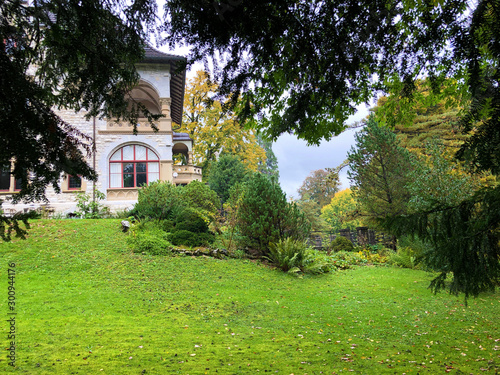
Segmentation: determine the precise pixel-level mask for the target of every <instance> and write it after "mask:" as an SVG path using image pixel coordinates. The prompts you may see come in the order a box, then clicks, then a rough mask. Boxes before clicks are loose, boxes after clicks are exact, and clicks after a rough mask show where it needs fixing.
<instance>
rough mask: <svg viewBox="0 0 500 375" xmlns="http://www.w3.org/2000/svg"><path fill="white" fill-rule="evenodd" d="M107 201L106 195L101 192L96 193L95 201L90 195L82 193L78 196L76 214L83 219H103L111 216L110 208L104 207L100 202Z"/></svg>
mask: <svg viewBox="0 0 500 375" xmlns="http://www.w3.org/2000/svg"><path fill="white" fill-rule="evenodd" d="M104 199H106V196H105V195H104V193H102V192H100V191H99V190H96V191H95V201H94V200H93V199H92V196H91V195H90V194H87V193H84V192H80V193H78V194H77V195H76V207H77V211H76V212H75V213H76V214H77V215H78V216H80V217H81V218H82V219H102V218H104V217H108V216H110V212H109V208H108V207H106V206H104V205H103V204H102V203H99V201H102V200H104Z"/></svg>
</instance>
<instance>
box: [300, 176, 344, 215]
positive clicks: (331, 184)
mask: <svg viewBox="0 0 500 375" xmlns="http://www.w3.org/2000/svg"><path fill="white" fill-rule="evenodd" d="M328 177H329V173H328V172H327V171H326V170H325V169H318V170H315V171H312V172H311V173H310V174H309V176H307V177H306V179H305V180H304V182H303V183H302V185H301V186H300V188H299V190H298V193H299V196H300V200H302V201H307V200H312V201H314V202H316V203H317V204H318V206H319V208H320V209H321V207H323V206H325V205H327V204H328V203H329V202H330V200H331V199H332V198H333V196H334V195H335V193H336V192H337V191H338V190H339V181H338V180H331V179H329V178H328Z"/></svg>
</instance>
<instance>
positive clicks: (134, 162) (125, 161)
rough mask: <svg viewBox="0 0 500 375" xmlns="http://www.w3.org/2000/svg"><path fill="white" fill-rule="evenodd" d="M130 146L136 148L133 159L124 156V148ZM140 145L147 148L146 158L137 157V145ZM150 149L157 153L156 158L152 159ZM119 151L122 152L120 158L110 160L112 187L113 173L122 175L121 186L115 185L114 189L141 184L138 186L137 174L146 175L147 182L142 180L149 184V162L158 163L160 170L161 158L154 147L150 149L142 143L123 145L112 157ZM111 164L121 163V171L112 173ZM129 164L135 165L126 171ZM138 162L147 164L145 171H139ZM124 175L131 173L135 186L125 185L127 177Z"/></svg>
mask: <svg viewBox="0 0 500 375" xmlns="http://www.w3.org/2000/svg"><path fill="white" fill-rule="evenodd" d="M129 146H132V147H133V148H134V150H133V153H134V156H133V159H124V158H123V149H124V148H125V147H129ZM137 146H139V147H144V148H145V149H146V159H139V160H138V159H136V147H137ZM149 151H150V152H152V153H153V155H155V157H156V158H155V159H150V158H149ZM117 152H120V160H111V159H110V160H109V166H110V168H109V181H110V184H109V185H110V187H111V180H112V175H118V174H119V175H120V182H121V183H120V186H119V187H118V186H113V187H111V188H112V189H113V188H114V189H136V188H138V187H140V186H137V185H138V184H137V176H138V175H141V176H145V182H141V184H142V183H144V184H148V183H149V173H150V172H149V163H158V170H159V167H160V166H159V164H160V158H159V156H158V154H157V153H156V152H154V151H153V150H152V149H150V148H149V147H147V146H145V145H140V144H133V145H124V146H122V147H120V148H119V149H118V150H116V151H115V152H114V153H113V154H112V155H111V157H113V156H114V155H115V154H116V153H117ZM111 164H120V172H119V173H112V172H111ZM127 164H132V166H133V170H132V171H130V172H126V173H125V171H124V169H125V165H127ZM138 164H145V170H144V171H139V172H138V171H137V166H138ZM124 175H131V176H132V177H133V180H132V181H133V186H124V185H125V178H124Z"/></svg>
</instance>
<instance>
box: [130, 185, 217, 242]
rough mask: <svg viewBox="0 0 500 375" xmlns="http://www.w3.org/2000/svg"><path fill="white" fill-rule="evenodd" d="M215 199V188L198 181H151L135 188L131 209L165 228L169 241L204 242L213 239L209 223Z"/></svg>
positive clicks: (214, 213)
mask: <svg viewBox="0 0 500 375" xmlns="http://www.w3.org/2000/svg"><path fill="white" fill-rule="evenodd" d="M218 202H219V199H218V198H217V195H216V194H215V192H213V191H212V190H210V188H209V187H208V186H206V185H205V184H203V183H201V182H199V181H193V182H191V183H189V184H188V185H187V186H175V185H173V184H171V183H169V182H153V183H151V184H149V185H147V186H145V187H143V188H141V189H139V200H138V202H137V203H136V205H135V206H134V209H133V210H132V213H133V214H134V215H135V216H137V217H139V218H144V219H146V220H145V222H148V221H152V222H153V223H154V225H155V226H157V227H158V229H159V230H161V231H162V235H164V234H166V233H167V232H169V235H168V240H169V241H170V242H171V243H172V244H173V245H176V246H178V245H185V246H189V247H192V246H208V245H209V244H210V243H212V242H214V235H213V234H211V233H209V224H210V223H211V222H213V221H215V220H216V219H217V206H218V205H219V203H218ZM143 225H144V224H143Z"/></svg>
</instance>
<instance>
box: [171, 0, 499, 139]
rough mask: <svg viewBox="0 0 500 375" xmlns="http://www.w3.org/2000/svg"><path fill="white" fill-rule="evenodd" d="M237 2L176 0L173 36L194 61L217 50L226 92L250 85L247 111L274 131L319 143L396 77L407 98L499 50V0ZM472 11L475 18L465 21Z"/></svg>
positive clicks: (216, 62)
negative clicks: (423, 81) (425, 81)
mask: <svg viewBox="0 0 500 375" xmlns="http://www.w3.org/2000/svg"><path fill="white" fill-rule="evenodd" d="M483 3H484V5H483ZM231 4H232V5H231V6H226V7H224V8H223V9H221V7H217V6H214V7H209V6H204V2H203V1H202V0H197V1H194V2H184V1H179V0H170V1H167V5H166V10H167V17H168V19H169V21H170V22H169V24H168V25H167V30H168V31H169V34H170V35H169V38H168V39H169V40H170V41H171V42H172V43H174V42H180V41H182V42H183V43H187V44H189V45H191V46H193V49H192V52H191V56H190V58H191V59H192V60H203V61H206V59H207V58H208V57H210V58H211V59H212V60H213V65H214V66H216V67H218V69H215V72H214V76H215V78H216V79H217V80H218V81H220V82H221V90H222V92H224V93H229V92H231V93H240V92H242V93H243V94H244V98H245V99H246V100H248V103H249V104H248V107H247V112H248V113H249V114H251V113H254V112H259V111H262V112H263V115H264V116H265V117H266V119H267V120H268V123H264V126H265V127H266V129H265V131H266V133H268V134H269V135H271V136H272V137H277V136H279V134H281V133H283V132H287V131H288V132H293V133H294V134H297V135H298V136H299V137H302V138H304V139H307V140H308V141H310V142H311V143H317V142H319V140H320V139H321V138H323V137H326V138H330V137H331V136H332V135H336V134H339V133H340V132H341V131H342V130H343V129H344V128H345V121H346V120H347V118H348V117H349V115H351V114H353V113H354V112H355V106H356V104H359V103H362V102H368V101H369V99H371V95H372V93H373V92H375V91H376V90H379V89H381V88H382V89H384V88H385V89H386V90H384V91H388V90H387V88H390V87H394V81H397V82H402V84H405V85H404V86H403V88H405V89H406V90H403V93H402V95H404V94H406V96H404V97H408V96H409V92H411V90H409V89H408V88H412V87H413V86H412V84H413V80H414V78H415V77H418V76H421V75H426V76H430V77H433V78H434V82H436V81H437V82H438V83H436V84H435V85H434V86H438V84H439V82H440V81H439V80H438V79H439V78H441V77H446V76H447V75H452V74H454V75H455V76H457V81H458V78H463V73H464V68H465V66H466V65H467V64H468V63H469V62H470V64H471V65H472V61H474V60H475V59H477V58H482V59H484V60H487V57H489V56H490V55H489V50H490V49H492V47H491V46H490V45H488V42H490V41H491V39H488V37H487V36H483V35H484V34H482V33H481V31H482V29H481V27H483V26H484V27H485V28H486V30H487V32H488V34H487V35H498V33H497V34H495V30H496V27H497V26H496V23H495V20H496V18H495V17H496V16H494V15H491V13H494V12H493V10H491V8H492V7H494V5H492V4H496V3H495V2H489V1H484V2H483V1H481V2H479V5H476V6H472V5H471V6H470V8H469V2H467V1H465V0H459V1H448V0H445V1H439V2H418V3H415V2H399V1H389V2H387V1H366V0H359V1H341V2H324V1H313V2H312V3H311V2H310V1H304V0H300V1H290V0H279V1H273V2H261V1H245V2H235V3H234V4H233V3H231ZM481 8H486V9H487V10H488V11H489V12H488V11H484V10H482V9H481ZM469 12H470V14H471V15H473V16H474V17H473V18H472V19H474V21H475V22H472V23H469V22H465V20H464V19H466V18H467V16H466V14H469ZM476 17H480V18H476ZM485 17H489V18H486V19H485ZM475 29H477V30H476V31H474V30H475ZM470 32H472V34H470ZM479 35H481V37H479ZM479 39H481V40H479ZM493 45H494V44H493ZM450 46H451V47H450ZM479 46H481V47H482V48H479ZM488 47H489V48H488ZM381 51H383V52H381ZM484 60H482V61H481V62H483V63H484V62H485V61H484ZM495 61H496V60H495ZM480 66H481V65H480ZM471 68H472V67H471ZM484 70H485V69H484ZM480 72H481V73H483V71H480ZM374 76H376V77H377V79H376V80H374V79H373V77H374ZM458 82H460V83H461V84H462V85H463V84H464V80H460V81H458ZM461 87H463V86H460V87H459V88H461ZM408 100H410V99H408ZM264 109H265V111H264Z"/></svg>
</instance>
